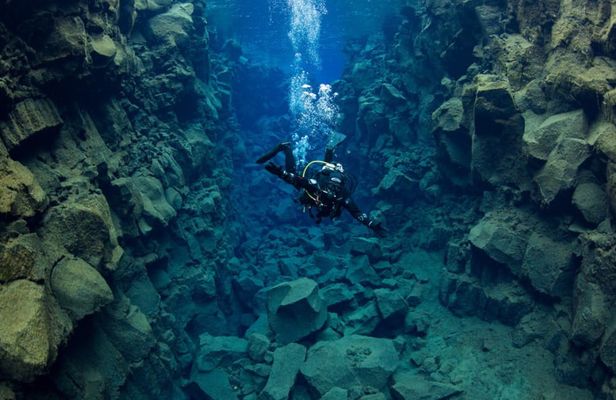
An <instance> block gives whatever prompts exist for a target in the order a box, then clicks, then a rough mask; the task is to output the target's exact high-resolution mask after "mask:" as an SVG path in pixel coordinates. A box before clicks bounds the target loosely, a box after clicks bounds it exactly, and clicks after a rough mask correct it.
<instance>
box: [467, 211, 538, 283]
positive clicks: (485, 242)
mask: <svg viewBox="0 0 616 400" xmlns="http://www.w3.org/2000/svg"><path fill="white" fill-rule="evenodd" d="M519 229H520V228H519V225H514V224H513V223H512V222H509V221H508V219H507V218H506V217H501V216H499V215H498V214H488V215H486V216H485V217H484V218H483V219H482V220H481V221H479V223H478V224H477V225H475V226H474V227H473V228H472V229H471V231H470V233H469V235H468V239H469V241H470V242H471V243H472V245H473V246H475V247H476V248H478V249H480V250H482V251H483V252H485V253H486V254H487V255H488V256H489V257H490V258H491V259H493V260H494V261H496V262H499V263H501V264H506V265H508V266H509V268H511V269H512V272H513V273H514V274H518V275H519V273H520V271H519V266H520V265H521V263H522V260H523V259H524V252H525V250H526V245H527V238H526V235H525V233H524V232H520V231H519Z"/></svg>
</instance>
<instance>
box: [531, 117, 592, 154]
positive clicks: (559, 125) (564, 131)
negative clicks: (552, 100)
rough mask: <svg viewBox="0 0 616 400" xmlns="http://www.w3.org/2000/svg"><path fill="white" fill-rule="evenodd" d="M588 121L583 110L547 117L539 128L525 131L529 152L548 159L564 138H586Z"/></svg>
mask: <svg viewBox="0 0 616 400" xmlns="http://www.w3.org/2000/svg"><path fill="white" fill-rule="evenodd" d="M587 130H588V121H587V119H586V115H585V114H584V111H583V110H577V111H571V112H568V113H564V114H557V115H553V116H551V117H549V118H548V119H546V120H545V121H544V122H543V123H542V124H541V125H540V126H539V127H538V128H537V129H535V130H532V131H530V132H525V133H524V142H525V143H526V146H527V149H528V153H529V154H530V155H531V156H533V157H535V158H537V159H539V160H543V161H546V160H548V157H549V155H550V153H551V152H552V150H554V148H555V147H556V145H557V143H559V142H560V141H561V140H563V139H567V138H571V139H584V138H585V137H586V132H587Z"/></svg>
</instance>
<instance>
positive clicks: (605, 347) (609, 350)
mask: <svg viewBox="0 0 616 400" xmlns="http://www.w3.org/2000/svg"><path fill="white" fill-rule="evenodd" d="M599 354H600V356H601V361H603V362H604V363H605V365H607V366H608V367H609V368H610V369H611V370H612V372H616V323H614V324H612V326H611V327H609V328H608V330H607V332H606V333H605V336H604V339H603V342H602V343H601V349H600V352H599Z"/></svg>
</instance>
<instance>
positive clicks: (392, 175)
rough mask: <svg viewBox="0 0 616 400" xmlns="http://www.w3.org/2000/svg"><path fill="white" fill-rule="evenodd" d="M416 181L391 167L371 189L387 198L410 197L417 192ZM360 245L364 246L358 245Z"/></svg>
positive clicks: (371, 239)
mask: <svg viewBox="0 0 616 400" xmlns="http://www.w3.org/2000/svg"><path fill="white" fill-rule="evenodd" d="M418 183H419V181H418V180H416V179H412V178H410V177H409V176H407V175H406V174H404V173H403V172H402V171H400V170H398V169H397V168H393V169H390V170H389V171H387V174H385V176H384V177H383V179H381V181H380V182H379V185H378V186H377V187H376V188H373V189H372V193H373V194H374V195H377V196H384V197H389V198H399V199H411V198H413V197H415V196H416V194H417V193H418V192H419V190H418ZM360 240H365V241H368V242H370V241H374V239H373V238H370V239H366V238H361V237H358V238H357V240H356V242H359V241H360ZM377 243H378V242H377ZM360 247H365V246H361V245H360ZM377 258H379V257H377ZM371 259H372V257H371Z"/></svg>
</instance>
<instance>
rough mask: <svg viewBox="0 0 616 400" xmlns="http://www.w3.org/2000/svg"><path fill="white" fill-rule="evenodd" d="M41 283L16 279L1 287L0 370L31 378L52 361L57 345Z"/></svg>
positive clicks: (24, 378) (18, 378) (17, 377)
mask: <svg viewBox="0 0 616 400" xmlns="http://www.w3.org/2000/svg"><path fill="white" fill-rule="evenodd" d="M47 300H48V299H47V297H46V295H45V289H44V287H43V286H41V285H38V284H36V283H34V282H30V281H27V280H17V281H14V282H11V283H9V284H7V285H6V286H3V287H1V288H0V321H2V324H0V370H1V371H2V372H3V373H4V374H6V375H7V376H9V377H11V378H12V379H17V380H31V379H32V378H33V377H35V376H36V375H38V374H40V373H42V372H43V371H44V370H45V368H46V367H47V365H48V364H49V363H50V362H51V361H53V358H54V357H55V351H56V348H57V346H58V343H57V342H54V335H53V333H52V329H53V327H52V325H51V323H50V320H49V318H50V317H49V313H48V305H47Z"/></svg>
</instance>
